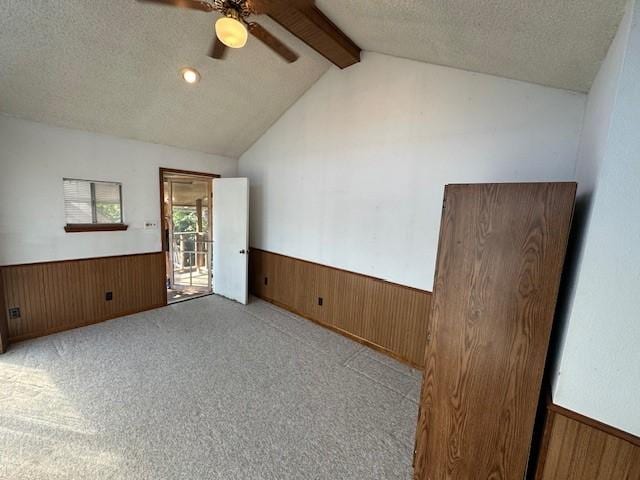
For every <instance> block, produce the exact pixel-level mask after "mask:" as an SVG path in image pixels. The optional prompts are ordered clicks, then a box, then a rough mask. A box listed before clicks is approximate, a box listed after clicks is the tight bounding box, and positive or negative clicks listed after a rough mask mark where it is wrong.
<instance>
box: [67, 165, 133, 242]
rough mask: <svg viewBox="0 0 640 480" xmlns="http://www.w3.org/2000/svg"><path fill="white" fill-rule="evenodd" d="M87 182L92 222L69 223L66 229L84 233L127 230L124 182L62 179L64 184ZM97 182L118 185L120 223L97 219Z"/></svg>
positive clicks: (71, 231) (68, 231) (70, 231)
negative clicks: (89, 191) (101, 221)
mask: <svg viewBox="0 0 640 480" xmlns="http://www.w3.org/2000/svg"><path fill="white" fill-rule="evenodd" d="M67 181H74V182H87V183H89V185H90V189H91V219H92V222H91V223H67V224H65V226H64V231H65V232H67V233H82V232H116V231H123V230H127V229H128V228H129V226H128V225H127V224H126V223H124V210H123V208H122V183H120V182H110V181H106V180H85V179H82V178H69V177H64V178H63V179H62V185H63V186H64V184H65V182H67ZM96 183H108V184H111V185H117V186H118V197H119V200H120V220H121V221H120V222H119V223H98V221H97V217H98V214H97V209H96V203H97V202H96ZM65 220H66V219H65Z"/></svg>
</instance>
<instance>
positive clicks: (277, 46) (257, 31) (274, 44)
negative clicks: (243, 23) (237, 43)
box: [249, 22, 298, 63]
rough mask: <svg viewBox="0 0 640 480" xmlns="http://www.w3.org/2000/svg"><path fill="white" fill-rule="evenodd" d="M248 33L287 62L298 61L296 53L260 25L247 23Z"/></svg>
mask: <svg viewBox="0 0 640 480" xmlns="http://www.w3.org/2000/svg"><path fill="white" fill-rule="evenodd" d="M249 32H250V33H251V35H253V36H254V37H256V38H257V39H258V40H260V41H261V42H262V43H264V44H265V45H266V46H267V47H269V48H270V49H271V50H273V51H274V52H276V53H277V54H278V55H280V56H281V57H282V58H284V59H285V60H286V61H287V62H289V63H293V62H295V61H296V60H298V54H297V53H296V52H294V51H293V50H291V49H290V48H289V47H287V46H286V45H285V44H284V43H282V42H281V41H280V40H278V39H277V38H276V37H274V36H273V35H272V34H271V33H269V32H268V31H267V30H266V29H265V28H264V27H263V26H262V25H260V24H258V23H255V22H251V23H249Z"/></svg>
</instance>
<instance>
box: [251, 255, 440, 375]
mask: <svg viewBox="0 0 640 480" xmlns="http://www.w3.org/2000/svg"><path fill="white" fill-rule="evenodd" d="M249 279H250V280H249V285H250V290H251V293H252V294H254V295H255V296H257V297H259V298H262V299H264V300H266V301H268V302H271V303H273V304H275V305H278V306H280V307H282V308H285V309H287V310H289V311H291V312H293V313H295V314H297V315H300V316H301V317H303V318H306V319H308V320H311V321H313V322H315V323H317V324H319V325H322V326H323V327H325V328H329V329H331V330H333V331H335V332H338V333H340V334H341V335H344V336H347V337H349V338H351V339H353V340H356V341H358V342H360V343H362V344H365V345H368V346H370V347H372V348H375V349H376V350H379V351H381V352H383V353H385V354H387V355H389V356H392V357H394V358H396V359H398V360H400V361H402V362H404V363H407V364H409V365H411V366H414V367H417V368H422V365H423V364H424V352H425V348H426V338H427V324H428V319H429V310H430V307H431V293H430V292H427V291H425V290H419V289H416V288H413V287H408V286H404V285H398V284H395V283H392V282H388V281H386V280H382V279H379V278H375V277H371V276H369V275H364V274H359V273H356V272H350V271H347V270H342V269H339V268H335V267H331V266H327V265H321V264H318V263H314V262H310V261H308V260H302V259H297V258H294V257H290V256H287V255H283V254H280V253H273V252H268V251H266V250H261V249H258V248H252V249H251V254H250V275H249Z"/></svg>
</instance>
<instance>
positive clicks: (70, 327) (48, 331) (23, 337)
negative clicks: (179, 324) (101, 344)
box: [11, 302, 167, 343]
mask: <svg viewBox="0 0 640 480" xmlns="http://www.w3.org/2000/svg"><path fill="white" fill-rule="evenodd" d="M166 306H167V303H166V302H165V303H162V304H158V305H152V306H150V307H146V308H140V309H133V310H127V311H125V312H122V313H118V314H117V315H113V316H108V317H106V318H102V319H100V320H90V321H87V322H83V323H79V324H77V325H75V324H74V325H61V326H57V327H54V328H48V329H46V330H43V331H39V332H34V333H30V334H27V335H21V336H18V337H13V338H12V339H11V341H12V342H13V343H16V342H24V341H25V340H31V339H34V338H40V337H44V336H46V335H53V334H54V333H60V332H66V331H68V330H73V329H75V328H81V327H88V326H89V325H97V324H98V323H102V322H107V321H109V320H114V319H116V318H122V317H127V316H129V315H135V314H136V313H142V312H148V311H149V310H156V309H158V308H163V307H166Z"/></svg>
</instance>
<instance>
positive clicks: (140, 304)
mask: <svg viewBox="0 0 640 480" xmlns="http://www.w3.org/2000/svg"><path fill="white" fill-rule="evenodd" d="M164 269H165V265H164V254H163V253H161V252H160V253H149V254H140V255H125V256H117V257H103V258H91V259H83V260H69V261H60V262H47V263H34V264H26V265H10V266H4V267H2V268H1V271H0V276H1V279H2V284H3V286H4V288H3V290H2V291H0V293H2V298H3V303H4V306H5V308H4V309H3V315H4V316H7V317H6V318H7V319H8V333H9V340H10V341H11V342H14V341H19V340H24V339H27V338H33V337H39V336H42V335H47V334H50V333H54V332H59V331H62V330H68V329H71V328H75V327H80V326H83V325H90V324H93V323H98V322H102V321H104V320H109V319H111V318H116V317H120V316H123V315H128V314H132V313H136V312H140V311H144V310H150V309H152V308H157V307H161V306H163V305H166V290H165V285H164ZM107 292H111V293H112V300H107ZM0 303H2V302H0ZM11 308H19V309H20V318H16V319H11V318H8V309H11Z"/></svg>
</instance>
